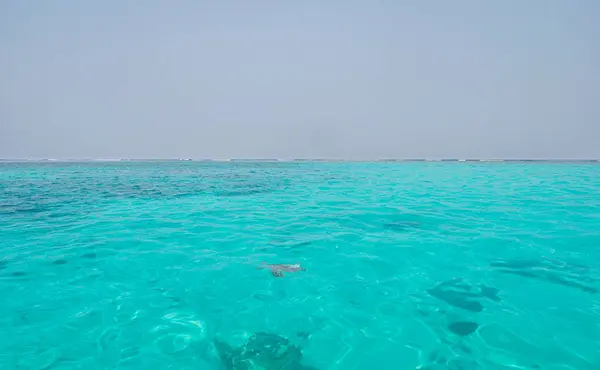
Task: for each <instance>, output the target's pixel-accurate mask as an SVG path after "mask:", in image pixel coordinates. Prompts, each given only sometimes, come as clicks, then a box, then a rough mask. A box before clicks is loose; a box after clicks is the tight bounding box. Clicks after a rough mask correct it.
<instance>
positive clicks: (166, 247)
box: [0, 162, 600, 370]
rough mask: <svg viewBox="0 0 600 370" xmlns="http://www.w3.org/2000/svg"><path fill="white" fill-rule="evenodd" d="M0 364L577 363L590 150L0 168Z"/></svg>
mask: <svg viewBox="0 0 600 370" xmlns="http://www.w3.org/2000/svg"><path fill="white" fill-rule="evenodd" d="M262 262H266V263H277V264H295V263H299V264H300V265H301V266H302V267H303V268H305V271H297V272H285V273H284V276H283V277H276V276H274V275H272V274H271V273H270V271H269V268H265V269H257V267H261V266H263V265H261V263H262ZM0 369H86V370H87V369H131V370H134V369H135V370H137V369H207V370H212V369H215V370H217V369H236V370H240V369H274V370H284V369H285V370H292V369H293V370H301V369H304V370H309V369H310V370H334V369H335V370H338V369H339V370H341V369H343V370H347V369H349V370H353V369H357V370H359V369H360V370H362V369H365V370H378V369H381V370H387V369H390V370H391V369H394V370H404V369H410V370H415V369H428V370H433V369H452V370H458V369H461V370H462V369H464V370H474V369H507V370H508V369H512V370H514V369H548V370H567V369H573V370H575V369H576V370H587V369H590V370H592V369H595V370H598V369H600V165H598V164H585V163H581V164H572V163H571V164H567V163H470V162H465V163H458V162H456V163H445V162H435V163H434V162H414V163H394V162H389V163H388V162H380V163H318V162H304V163H298V162H287V163H286V162H273V163H269V162H265V163H260V162H256V163H244V162H239V163H234V162H229V163H217V162H214V163H211V162H156V163H152V162H137V163H136V162H117V163H4V164H0Z"/></svg>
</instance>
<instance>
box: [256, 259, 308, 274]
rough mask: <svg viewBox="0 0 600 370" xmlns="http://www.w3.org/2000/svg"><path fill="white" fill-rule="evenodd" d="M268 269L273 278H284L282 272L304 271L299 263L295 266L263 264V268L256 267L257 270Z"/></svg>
mask: <svg viewBox="0 0 600 370" xmlns="http://www.w3.org/2000/svg"><path fill="white" fill-rule="evenodd" d="M264 268H268V269H269V270H271V274H272V275H273V276H275V277H284V276H285V275H284V272H298V271H306V269H305V268H304V267H301V266H300V264H299V263H296V264H291V265H290V264H278V263H275V264H270V263H265V262H263V266H259V267H257V269H258V270H260V269H264Z"/></svg>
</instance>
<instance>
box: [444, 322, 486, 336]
mask: <svg viewBox="0 0 600 370" xmlns="http://www.w3.org/2000/svg"><path fill="white" fill-rule="evenodd" d="M477 328H479V324H477V323H476V322H472V321H457V322H453V323H452V324H450V325H449V326H448V329H450V331H451V332H453V333H454V334H456V335H460V336H461V337H464V336H467V335H470V334H473V333H474V332H475V331H476V330H477Z"/></svg>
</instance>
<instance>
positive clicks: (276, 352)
mask: <svg viewBox="0 0 600 370" xmlns="http://www.w3.org/2000/svg"><path fill="white" fill-rule="evenodd" d="M215 348H216V349H217V352H218V353H219V358H220V360H221V362H222V363H223V365H224V366H225V368H226V369H228V370H252V369H257V370H258V369H270V370H271V369H272V370H315V369H313V368H311V367H307V366H304V365H303V364H302V363H301V361H302V351H301V350H300V348H298V347H296V346H295V345H293V344H291V343H290V341H289V340H288V339H287V338H284V337H282V336H280V335H277V334H271V333H265V332H258V333H256V334H254V335H252V336H251V337H250V338H249V339H248V341H247V342H246V343H245V344H244V345H243V346H242V347H239V348H234V347H232V346H230V345H228V344H226V343H224V342H221V341H219V340H215Z"/></svg>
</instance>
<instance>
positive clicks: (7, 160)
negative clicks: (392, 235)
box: [0, 158, 600, 163]
mask: <svg viewBox="0 0 600 370" xmlns="http://www.w3.org/2000/svg"><path fill="white" fill-rule="evenodd" d="M132 162H134V163H136V162H145V163H149V162H155V163H156V162H200V163H386V162H395V163H414V162H458V163H489V162H496V163H498V162H499V163H600V159H453V158H444V159H427V158H414V159H364V160H362V159H330V158H323V159H304V158H296V159H261V158H257V159H250V158H248V159H246V158H231V159H190V158H186V159H169V158H166V159H161V158H152V159H133V158H132V159H45V158H42V159H21V158H0V163H132Z"/></svg>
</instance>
